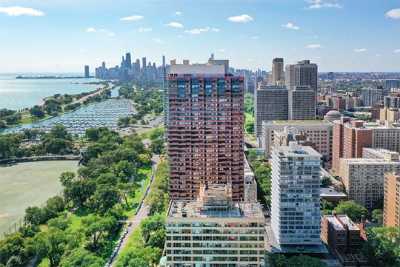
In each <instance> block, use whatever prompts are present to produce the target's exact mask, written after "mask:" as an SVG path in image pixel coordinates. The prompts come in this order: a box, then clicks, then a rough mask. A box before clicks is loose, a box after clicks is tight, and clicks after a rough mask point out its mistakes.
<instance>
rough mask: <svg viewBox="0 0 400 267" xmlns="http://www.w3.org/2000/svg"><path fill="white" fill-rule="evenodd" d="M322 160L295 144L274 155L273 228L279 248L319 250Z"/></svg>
mask: <svg viewBox="0 0 400 267" xmlns="http://www.w3.org/2000/svg"><path fill="white" fill-rule="evenodd" d="M320 157H321V155H320V154H319V153H318V152H316V151H315V150H314V149H312V148H311V147H306V146H300V145H298V144H296V143H295V142H291V143H290V144H289V146H281V147H275V148H274V150H273V152H272V160H271V165H272V204H271V207H272V208H271V228H272V232H273V235H274V238H275V241H276V244H277V246H278V247H279V248H280V249H281V250H283V251H284V250H285V248H284V247H296V246H302V247H304V246H319V245H320V244H321V240H320V227H321V225H320V222H321V213H320Z"/></svg>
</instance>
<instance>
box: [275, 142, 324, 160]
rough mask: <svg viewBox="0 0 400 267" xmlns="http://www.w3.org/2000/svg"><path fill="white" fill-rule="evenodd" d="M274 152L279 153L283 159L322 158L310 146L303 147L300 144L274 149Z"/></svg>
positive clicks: (290, 144)
mask: <svg viewBox="0 0 400 267" xmlns="http://www.w3.org/2000/svg"><path fill="white" fill-rule="evenodd" d="M274 152H275V153H279V155H280V156H282V157H284V156H285V157H307V156H310V157H318V158H321V154H319V153H318V152H317V151H315V150H314V149H313V148H312V147H310V146H301V145H298V144H295V143H294V142H293V143H289V146H280V147H274Z"/></svg>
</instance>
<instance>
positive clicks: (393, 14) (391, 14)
mask: <svg viewBox="0 0 400 267" xmlns="http://www.w3.org/2000/svg"><path fill="white" fill-rule="evenodd" d="M385 16H386V17H387V18H391V19H400V8H395V9H392V10H389V11H388V12H386V14H385Z"/></svg>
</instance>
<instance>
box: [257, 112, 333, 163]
mask: <svg viewBox="0 0 400 267" xmlns="http://www.w3.org/2000/svg"><path fill="white" fill-rule="evenodd" d="M285 129H287V130H288V131H289V132H292V133H295V134H299V135H303V136H304V137H305V138H306V139H307V141H308V142H310V143H311V144H312V145H311V146H312V147H313V148H314V149H315V150H316V151H317V152H318V153H320V154H321V155H322V161H323V162H325V163H328V165H330V162H331V159H332V136H333V132H332V131H333V124H332V123H330V122H328V121H322V120H298V121H264V122H263V124H262V142H261V146H262V149H263V150H264V151H265V156H266V157H267V158H269V157H270V156H271V153H272V148H273V147H274V143H275V137H276V133H278V132H281V131H283V130H285Z"/></svg>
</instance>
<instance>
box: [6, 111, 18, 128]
mask: <svg viewBox="0 0 400 267" xmlns="http://www.w3.org/2000/svg"><path fill="white" fill-rule="evenodd" d="M21 118H22V116H21V114H20V113H15V114H13V115H10V116H7V117H5V118H4V119H5V120H6V122H7V124H8V125H13V124H17V123H18V122H19V121H20V120H21Z"/></svg>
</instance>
